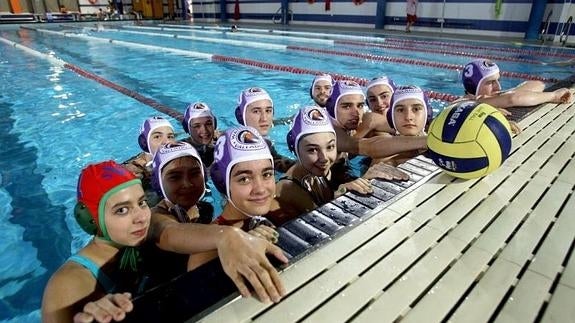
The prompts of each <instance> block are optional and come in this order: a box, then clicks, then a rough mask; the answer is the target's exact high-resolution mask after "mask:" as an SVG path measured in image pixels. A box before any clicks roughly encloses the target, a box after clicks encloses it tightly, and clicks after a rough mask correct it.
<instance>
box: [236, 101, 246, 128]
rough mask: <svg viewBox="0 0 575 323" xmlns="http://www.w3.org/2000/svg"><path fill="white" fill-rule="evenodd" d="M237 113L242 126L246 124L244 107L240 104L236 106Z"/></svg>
mask: <svg viewBox="0 0 575 323" xmlns="http://www.w3.org/2000/svg"><path fill="white" fill-rule="evenodd" d="M235 113H236V120H238V123H239V124H241V125H242V126H245V122H244V116H243V115H242V109H241V108H240V106H239V105H238V106H237V107H236V111H235Z"/></svg>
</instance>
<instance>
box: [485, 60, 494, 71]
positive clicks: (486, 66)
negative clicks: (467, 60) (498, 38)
mask: <svg viewBox="0 0 575 323" xmlns="http://www.w3.org/2000/svg"><path fill="white" fill-rule="evenodd" d="M493 66H495V63H493V61H491V60H489V59H484V60H483V67H485V68H487V69H489V68H492V67H493Z"/></svg>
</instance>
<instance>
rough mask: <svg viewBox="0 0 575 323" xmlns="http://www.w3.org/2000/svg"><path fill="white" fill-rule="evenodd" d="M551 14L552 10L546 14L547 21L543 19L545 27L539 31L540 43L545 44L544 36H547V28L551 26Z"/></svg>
mask: <svg viewBox="0 0 575 323" xmlns="http://www.w3.org/2000/svg"><path fill="white" fill-rule="evenodd" d="M552 14H553V10H549V13H548V14H547V19H545V25H544V27H543V29H542V30H541V33H540V34H539V40H541V42H542V43H545V40H546V39H545V35H547V32H548V31H549V26H550V25H551V15H552Z"/></svg>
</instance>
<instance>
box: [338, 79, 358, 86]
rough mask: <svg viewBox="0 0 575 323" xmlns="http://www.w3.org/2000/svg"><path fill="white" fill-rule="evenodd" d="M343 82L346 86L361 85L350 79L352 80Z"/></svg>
mask: <svg viewBox="0 0 575 323" xmlns="http://www.w3.org/2000/svg"><path fill="white" fill-rule="evenodd" d="M341 84H342V85H344V86H346V87H358V86H359V84H357V83H356V82H354V81H350V80H345V81H342V82H341Z"/></svg>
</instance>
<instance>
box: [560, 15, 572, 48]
mask: <svg viewBox="0 0 575 323" xmlns="http://www.w3.org/2000/svg"><path fill="white" fill-rule="evenodd" d="M572 24H573V16H569V19H567V21H566V22H565V23H564V24H563V26H561V32H560V33H559V42H560V43H561V44H562V45H563V46H565V45H566V44H567V38H568V37H569V33H570V32H571V25H572Z"/></svg>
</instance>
